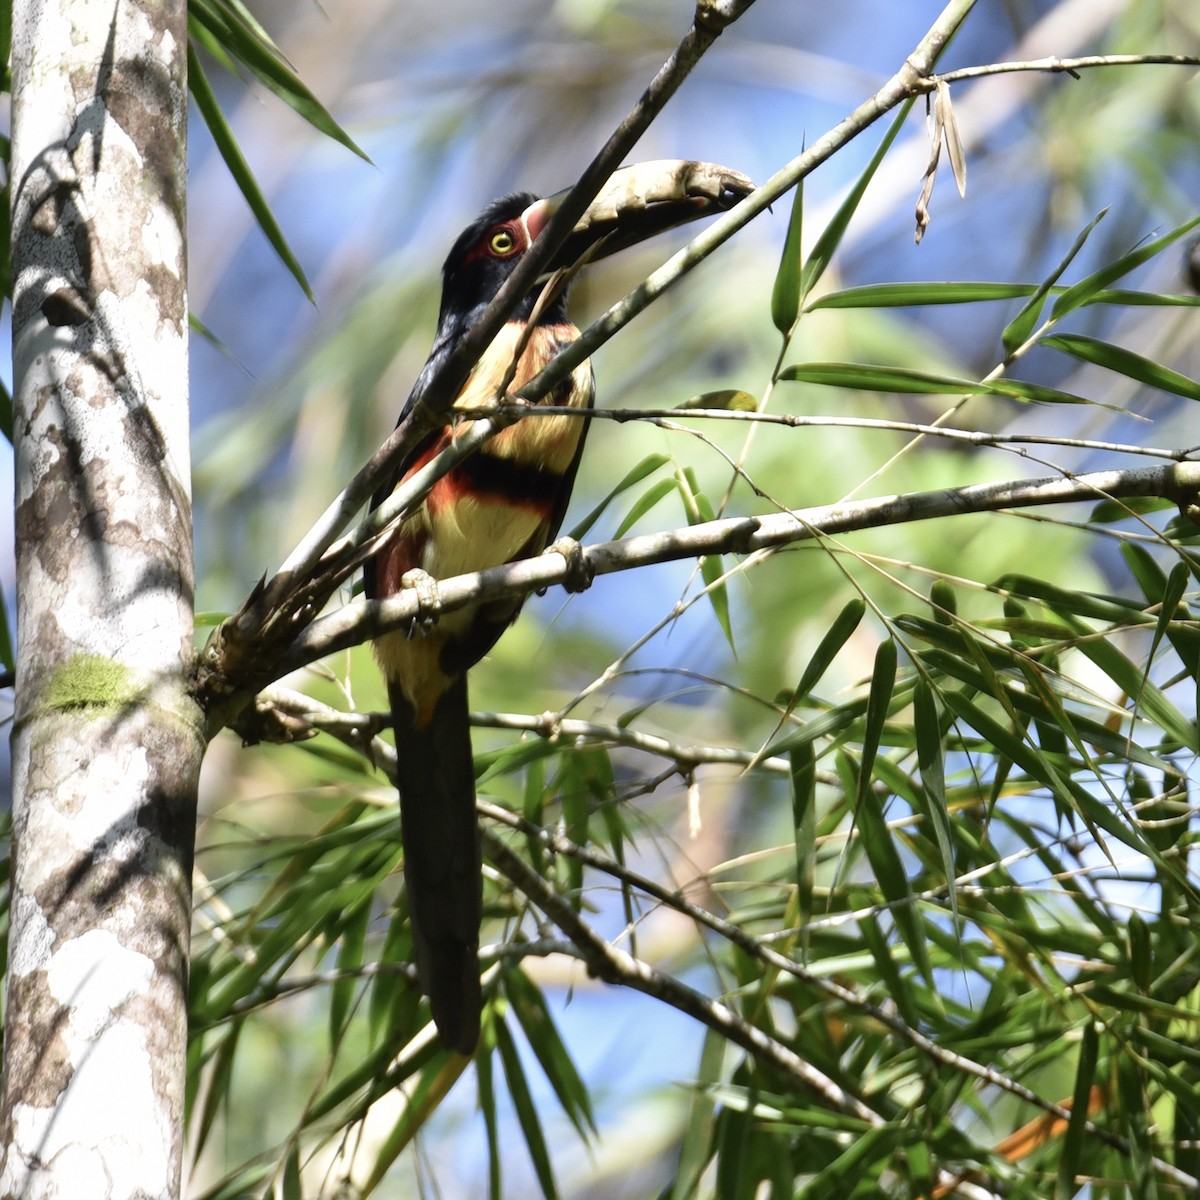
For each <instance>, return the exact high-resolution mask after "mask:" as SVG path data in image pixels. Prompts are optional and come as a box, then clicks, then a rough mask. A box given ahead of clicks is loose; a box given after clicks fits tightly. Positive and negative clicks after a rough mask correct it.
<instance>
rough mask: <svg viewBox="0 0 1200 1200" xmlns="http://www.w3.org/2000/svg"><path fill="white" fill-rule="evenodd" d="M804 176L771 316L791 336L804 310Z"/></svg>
mask: <svg viewBox="0 0 1200 1200" xmlns="http://www.w3.org/2000/svg"><path fill="white" fill-rule="evenodd" d="M803 228H804V180H803V179H801V180H800V181H799V183H797V184H796V194H795V196H793V197H792V215H791V217H790V218H789V219H788V229H787V237H786V238H785V239H784V243H783V255H782V257H781V258H780V260H779V270H778V271H777V272H776V273H775V284H774V286H773V287H772V289H771V320H772V322H774V325H775V328H776V329H778V330H779V332H780V333H782V334H783V336H784V337H785V338H789V337H790V336H791V333H792V327H793V326H794V325H795V324H796V316H797V314H798V313H799V312H800V272H801V267H802V265H803V262H802V257H803V253H804V246H803V241H802V236H801V235H802V232H803Z"/></svg>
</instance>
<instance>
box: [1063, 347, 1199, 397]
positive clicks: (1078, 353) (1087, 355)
mask: <svg viewBox="0 0 1200 1200" xmlns="http://www.w3.org/2000/svg"><path fill="white" fill-rule="evenodd" d="M1041 344H1042V345H1043V346H1050V347H1052V348H1053V349H1055V350H1062V351H1063V352H1064V353H1066V354H1069V355H1071V357H1072V358H1078V359H1080V360H1081V361H1083V362H1089V363H1095V365H1096V366H1098V367H1104V368H1106V369H1107V370H1109V371H1115V372H1116V373H1117V374H1118V375H1124V376H1125V377H1126V378H1128V379H1136V380H1137V382H1138V383H1144V384H1145V385H1146V386H1147V387H1152V388H1158V390H1159V391H1162V392H1174V393H1175V395H1177V396H1186V397H1187V399H1189V400H1200V383H1197V382H1196V380H1194V379H1189V378H1188V377H1187V376H1186V375H1181V374H1180V373H1179V372H1178V371H1172V370H1171V369H1170V368H1169V367H1164V366H1163V365H1162V364H1161V363H1156V362H1155V361H1154V360H1153V359H1150V358H1144V357H1143V356H1142V355H1140V354H1135V353H1134V352H1133V351H1132V350H1126V349H1124V348H1123V347H1121V346H1114V345H1113V344H1112V343H1111V342H1102V341H1100V340H1099V339H1098V338H1091V337H1083V336H1082V335H1080V334H1077V333H1055V334H1051V335H1050V336H1049V337H1044V338H1042V339H1041Z"/></svg>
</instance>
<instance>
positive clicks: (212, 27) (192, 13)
mask: <svg viewBox="0 0 1200 1200" xmlns="http://www.w3.org/2000/svg"><path fill="white" fill-rule="evenodd" d="M188 12H189V17H190V18H191V21H192V23H193V28H194V27H195V24H196V23H200V24H202V25H203V26H205V27H206V28H207V29H208V31H209V32H210V33H211V34H212V35H213V39H214V40H215V41H216V42H218V44H220V45H221V46H222V47H223V48H224V49H225V50H226V51H228V52H229V53H231V54H234V55H236V57H237V58H238V60H239V61H240V62H242V63H244V64H245V66H246V67H247V68H248V69H249V70H250V71H251V72H252V73H253V74H254V75H255V76H256V77H257V78H258V79H259V81H260V82H261V83H262V84H264V86H266V87H267V88H268V89H269V90H270V91H271V92H272V93H274V94H275V95H276V96H278V97H279V99H280V100H282V101H283V102H284V103H285V104H287V105H288V106H289V107H290V108H292V109H293V110H294V111H295V112H296V113H298V114H299V115H300V116H301V117H303V118H304V120H306V121H307V122H308V123H309V124H310V125H311V126H312V127H313V128H314V129H316V130H318V131H319V132H321V133H323V134H324V135H325V136H326V137H329V138H332V139H333V140H334V141H335V142H338V143H339V144H340V145H342V146H345V147H346V149H347V150H350V151H351V152H352V153H354V154H357V155H358V157H359V158H361V159H363V160H364V161H366V162H370V161H371V160H370V159H369V158H367V155H366V154H365V153H364V152H363V151H362V150H361V149H360V148H359V147H358V146H357V145H356V144H355V142H354V141H353V139H352V138H351V137H350V135H349V134H348V133H346V131H345V130H344V129H343V128H342V127H341V126H340V125H339V124H338V123H337V122H336V121H335V120H334V119H333V117H332V116H330V114H329V112H328V110H327V109H326V108H325V106H324V105H323V104H322V103H321V102H320V101H319V100H318V99H317V98H316V96H314V95H313V93H312V92H311V91H309V89H308V88H307V87H306V86H305V84H304V83H303V81H302V80H301V79H300V77H299V76H298V75H297V74H296V73H295V71H293V70H292V69H291V67H289V66H288V65H287V63H286V62H285V61H284V59H283V56H282V55H281V54H280V52H279V48H278V47H277V46H276V45H275V43H274V42H272V41H271V39H270V38H269V37H268V36H267V33H266V31H265V30H264V29H263V27H262V26H261V25H260V24H259V23H258V22H257V21H256V20H254V18H253V17H251V16H250V14H249V13H248V12H247V11H246V10H245V9H244V8H242V7H241V6H240V5H238V6H236V7H235V6H234V5H232V4H229V3H222V2H221V0H191V3H190V4H189V6H188Z"/></svg>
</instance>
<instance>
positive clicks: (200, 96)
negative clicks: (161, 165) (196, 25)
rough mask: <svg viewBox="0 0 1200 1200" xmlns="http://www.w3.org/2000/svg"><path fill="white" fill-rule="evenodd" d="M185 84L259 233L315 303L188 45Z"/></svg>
mask: <svg viewBox="0 0 1200 1200" xmlns="http://www.w3.org/2000/svg"><path fill="white" fill-rule="evenodd" d="M188 82H189V87H190V88H191V92H192V99H193V100H195V101H196V108H197V109H198V110H199V113H200V115H201V116H202V117H203V118H204V123H205V124H206V125H207V126H208V129H209V132H210V133H211V134H212V137H213V141H214V143H215V144H216V147H217V150H218V151H219V152H220V155H221V157H222V158H223V159H224V160H225V165H226V166H227V167H228V168H229V173H230V174H231V175H232V176H233V178H234V181H235V182H236V183H237V185H238V187H239V188H240V189H241V193H242V195H243V196H244V197H245V200H246V203H247V204H248V205H249V206H250V211H251V212H253V213H254V216H255V218H256V219H257V221H258V224H259V228H260V229H261V230H262V231H263V234H264V235H265V237H266V239H267V241H268V242H270V243H271V245H272V246H273V247H274V250H275V253H276V254H278V255H279V257H280V259H281V260H282V262H283V264H284V265H285V266H286V267H287V269H288V270H289V271H290V272H291V273H292V277H293V278H294V279H295V280H296V282H297V283H298V284H299V285H300V288H301V290H302V291H303V292H304V294H305V296H307V297H308V299H309V300H310V301H311V302H312V303H314V304H315V303H316V297H314V296H313V292H312V288H311V287H309V283H308V279H307V277H306V276H305V274H304V269H303V268H302V267H301V266H300V263H299V260H298V259H297V258H296V256H295V255H294V254H293V253H292V250H291V247H290V246H289V245H288V244H287V239H286V238H285V237H284V236H283V230H281V229H280V228H279V223H278V222H277V221H276V220H275V215H274V213H272V212H271V206H270V205H269V204H268V203H267V200H266V197H265V196H264V195H263V194H262V192H261V190H260V189H259V186H258V182H257V181H256V180H255V178H254V173H253V172H252V171H251V170H250V165H249V163H247V162H246V159H245V157H244V156H243V154H242V151H241V148H240V147H239V146H238V144H237V139H236V138H235V137H234V136H233V130H232V129H230V127H229V123H228V122H227V121H226V120H225V114H224V113H223V112H221V106H220V105H219V104H218V103H217V98H216V95H215V94H214V93H213V90H212V86H211V84H210V83H209V82H208V78H207V76H206V75H205V74H204V71H203V69H202V68H201V66H200V59H199V58H198V56H197V55H196V52H195V50H194V49H192V47H191V46H189V47H188Z"/></svg>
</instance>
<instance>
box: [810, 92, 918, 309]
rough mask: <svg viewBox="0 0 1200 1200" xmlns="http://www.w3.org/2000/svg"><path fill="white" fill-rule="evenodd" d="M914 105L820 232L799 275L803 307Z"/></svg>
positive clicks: (903, 110) (901, 114)
mask: <svg viewBox="0 0 1200 1200" xmlns="http://www.w3.org/2000/svg"><path fill="white" fill-rule="evenodd" d="M915 101H916V97H915V96H914V97H912V98H911V99H909V100H906V101H905V102H904V103H903V104H902V105H901V106H900V108H899V110H898V111H897V113H896V118H895V120H894V121H893V122H892V123H891V125H890V126H889V127H888V131H887V133H886V134H884V137H883V141H881V142H880V143H879V149H877V150H876V151H875V153H874V154H873V155H872V156H871V161H870V162H869V163H867V165H866V167H865V168H864V170H863V173H862V174H861V175H860V176H859V177H858V180H857V182H856V183H855V185H854V187H853V188H851V189H850V193H849V195H847V197H846V199H845V200H843V201H842V203H841V204H840V205H839V206H838V210H837V212H836V213H834V215H833V218H832V220H830V222H829V224H828V225H826V226H825V228H824V229H823V230H822V231H821V235H820V236H819V237H818V238H817V241H816V244H815V245H814V246H813V248H812V252H811V253H810V254H809V256H808V261H807V262H805V264H804V266H803V268H802V269H801V272H800V302H801V303H803V302H804V300H805V298H806V297H808V296H810V295H812V291H813V288H815V287H816V286H817V283H818V282H819V281H820V279H821V276H822V275H824V274H825V270H826V268H827V267H828V266H829V264H830V262H831V261H832V259H833V256H834V253H835V252H836V251H837V248H838V246H839V245H841V241H842V238H843V237H844V236H845V233H846V229H847V228H848V227H849V225H850V219H851V218H852V217H853V216H854V214H855V212H857V211H858V206H859V204H860V203H861V202H862V198H863V196H865V195H866V192H867V186H868V185H869V184H870V182H871V180H872V179H873V178H874V177H875V172H876V171H877V170H878V169H879V164H880V163H882V162H883V160H884V158H885V156H886V155H887V152H888V151H889V150H890V149H891V147H892V143H893V142H894V141H895V140H896V137H897V136H898V135H899V133H900V130H901V129H902V128H903V127H904V123H905V121H907V120H908V114H909V112H910V111H911V109H912V106H913V104H914V102H915Z"/></svg>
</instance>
